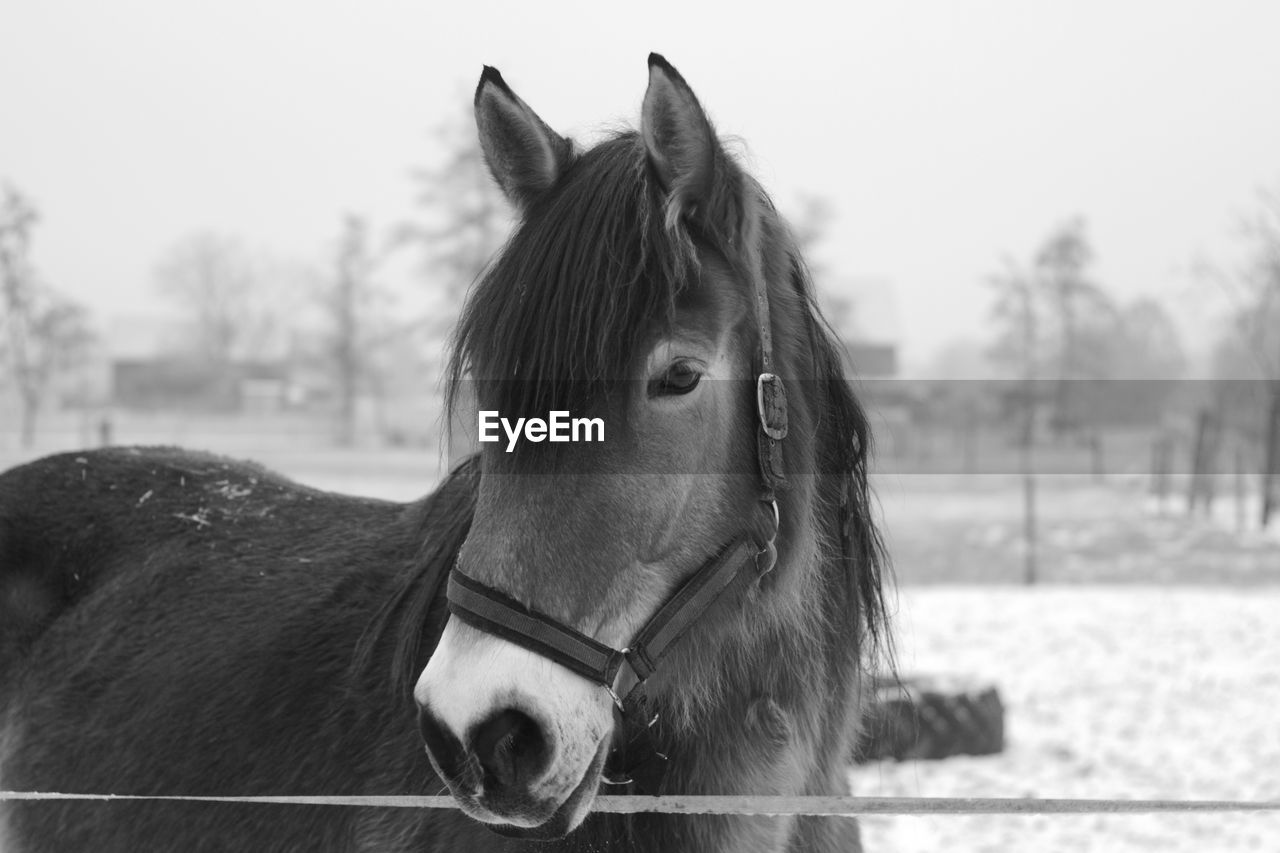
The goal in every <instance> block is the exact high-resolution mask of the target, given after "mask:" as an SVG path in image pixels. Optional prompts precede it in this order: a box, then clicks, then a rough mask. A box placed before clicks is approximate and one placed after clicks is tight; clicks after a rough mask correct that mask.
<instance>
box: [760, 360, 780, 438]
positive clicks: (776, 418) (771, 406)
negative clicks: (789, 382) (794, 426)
mask: <svg viewBox="0 0 1280 853" xmlns="http://www.w3.org/2000/svg"><path fill="white" fill-rule="evenodd" d="M756 413H757V414H758V415H759V416H760V428H761V429H762V430H764V434H765V435H767V436H769V438H772V439H773V440H775V441H781V440H782V439H784V438H786V437H787V392H786V389H785V388H783V387H782V379H781V377H779V376H777V375H776V374H773V373H761V374H760V375H759V376H757V377H756Z"/></svg>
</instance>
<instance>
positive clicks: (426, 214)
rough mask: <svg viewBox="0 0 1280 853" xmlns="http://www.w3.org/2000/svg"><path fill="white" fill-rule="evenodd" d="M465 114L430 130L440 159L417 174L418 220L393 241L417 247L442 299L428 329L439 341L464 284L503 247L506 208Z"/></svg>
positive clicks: (449, 324)
mask: <svg viewBox="0 0 1280 853" xmlns="http://www.w3.org/2000/svg"><path fill="white" fill-rule="evenodd" d="M474 127H475V124H474V122H473V120H472V119H471V116H470V114H469V113H468V114H465V115H464V114H461V113H460V114H459V115H458V116H456V117H455V118H454V119H451V120H449V121H446V122H444V123H442V124H440V125H438V126H437V127H436V128H435V131H434V134H433V135H434V137H435V140H436V142H437V145H438V149H439V151H440V152H441V159H440V161H439V162H438V163H437V164H435V165H434V166H431V167H425V168H421V169H418V170H416V171H415V172H414V173H413V181H414V183H415V184H416V186H417V192H416V201H417V205H418V208H419V210H420V211H421V213H422V218H421V219H419V220H418V221H415V222H411V223H405V224H403V225H401V226H400V228H399V229H397V240H398V241H399V242H401V243H404V244H408V245H411V246H414V247H416V248H417V249H418V250H419V251H420V252H421V255H422V259H423V262H422V269H423V273H424V275H425V277H426V278H427V280H428V281H430V282H432V283H433V285H434V286H435V287H436V288H437V289H438V292H439V293H441V295H442V296H443V305H442V306H441V308H442V310H441V311H440V313H439V315H438V316H437V317H436V319H435V322H432V323H429V324H428V325H429V326H430V327H431V328H430V331H431V332H432V333H433V335H435V336H437V337H443V336H444V334H445V333H447V331H448V330H449V329H451V328H452V327H453V321H454V318H455V317H456V315H457V312H458V310H460V308H461V306H462V300H463V296H464V294H465V292H466V289H467V287H468V286H470V285H471V283H472V282H474V281H475V280H476V278H477V277H478V276H479V275H480V273H482V272H483V271H484V269H485V267H486V266H487V265H488V263H489V261H490V259H491V258H492V257H493V256H494V254H496V253H497V251H498V249H499V248H500V247H501V246H502V242H503V240H504V239H505V237H506V235H507V232H508V231H509V230H510V227H511V210H510V207H509V206H508V204H507V202H506V199H505V198H503V196H502V193H501V192H500V191H499V190H498V187H497V185H496V184H495V183H494V181H493V178H492V176H491V175H490V174H489V169H488V167H487V166H486V165H485V162H484V156H483V154H482V153H481V151H480V143H479V141H478V140H477V139H476V135H475V130H474Z"/></svg>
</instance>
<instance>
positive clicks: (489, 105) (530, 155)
mask: <svg viewBox="0 0 1280 853" xmlns="http://www.w3.org/2000/svg"><path fill="white" fill-rule="evenodd" d="M476 127H477V128H478V129H479V131H480V148H481V150H483V151H484V159H485V162H486V163H487V164H488V165H489V171H490V172H491V173H492V174H493V177H494V180H496V181H497V182H498V186H499V187H501V188H502V191H503V192H504V193H505V194H506V196H507V198H508V199H510V200H511V203H512V204H514V205H515V206H516V207H518V208H521V209H524V208H526V207H528V206H529V204H530V203H531V202H532V201H533V200H534V199H535V198H537V197H538V195H539V194H541V193H542V192H543V191H544V190H546V189H547V188H548V187H550V186H551V185H552V184H554V183H555V182H556V180H557V179H559V177H560V174H561V173H562V172H563V171H564V168H565V166H567V165H568V163H569V160H570V158H571V156H572V153H573V144H572V143H571V142H570V141H569V140H567V139H565V138H564V137H563V136H561V135H560V134H558V133H556V132H555V131H553V130H552V129H551V128H549V127H547V125H546V123H545V122H544V121H543V120H542V119H540V118H538V115H537V113H535V112H534V111H533V110H531V109H529V105H528V104H526V103H525V102H524V101H522V100H520V98H519V96H518V95H516V93H515V92H513V91H511V87H510V86H508V85H507V84H506V81H504V80H503V79H502V75H501V74H499V73H498V69H496V68H491V67H490V66H488V65H486V66H485V67H484V73H482V74H481V75H480V85H478V86H477V87H476Z"/></svg>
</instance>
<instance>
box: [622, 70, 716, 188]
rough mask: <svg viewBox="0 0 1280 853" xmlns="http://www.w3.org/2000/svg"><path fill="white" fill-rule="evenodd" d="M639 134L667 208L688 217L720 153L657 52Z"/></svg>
mask: <svg viewBox="0 0 1280 853" xmlns="http://www.w3.org/2000/svg"><path fill="white" fill-rule="evenodd" d="M640 132H641V134H642V135H643V137H644V144H645V149H646V150H647V151H648V154H649V161H650V162H651V163H652V164H653V168H654V170H655V171H656V172H657V174H658V178H659V180H661V181H662V186H663V189H665V190H666V191H667V193H668V196H669V198H670V199H671V201H672V202H673V204H672V207H671V209H673V210H676V211H679V212H681V213H688V212H691V211H692V210H694V209H696V208H697V207H698V205H699V203H702V202H706V201H707V200H708V199H709V198H710V196H711V190H712V182H713V178H714V176H715V170H716V167H715V158H716V153H717V151H718V149H719V143H718V142H717V141H716V135H715V131H714V130H713V129H712V127H711V121H710V119H708V118H707V114H706V113H705V112H704V111H703V109H702V105H701V104H699V103H698V98H697V97H696V96H695V95H694V94H693V90H692V89H690V88H689V84H688V83H686V82H685V81H684V78H683V77H681V76H680V72H679V71H677V70H675V69H674V68H672V67H671V63H669V62H667V60H665V59H664V58H662V57H661V56H659V55H658V54H656V53H651V54H649V89H648V91H646V92H645V94H644V106H643V107H642V108H641V111H640Z"/></svg>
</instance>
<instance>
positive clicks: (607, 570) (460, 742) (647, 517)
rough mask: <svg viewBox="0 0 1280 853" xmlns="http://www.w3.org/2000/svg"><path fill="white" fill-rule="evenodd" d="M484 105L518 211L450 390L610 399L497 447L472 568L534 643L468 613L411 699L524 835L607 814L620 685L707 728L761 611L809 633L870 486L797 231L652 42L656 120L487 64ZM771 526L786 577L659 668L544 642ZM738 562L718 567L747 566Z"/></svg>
mask: <svg viewBox="0 0 1280 853" xmlns="http://www.w3.org/2000/svg"><path fill="white" fill-rule="evenodd" d="M475 112H476V120H477V125H478V128H479V134H480V142H481V145H482V148H483V151H484V155H485V160H486V162H487V164H488V166H489V168H490V170H491V172H492V173H493V177H494V178H495V180H496V181H497V183H498V185H499V186H500V187H501V188H502V189H503V191H504V192H505V194H506V195H507V197H508V198H509V199H510V201H511V202H512V203H513V205H514V206H515V207H516V208H517V209H518V211H519V213H520V219H519V223H518V225H517V227H516V229H515V231H514V233H513V234H512V236H511V238H510V240H509V242H508V244H507V245H506V247H505V248H504V249H503V251H502V252H501V253H500V254H499V256H498V257H497V258H496V260H495V261H494V262H493V264H491V266H490V268H489V269H488V270H487V272H486V274H485V275H484V276H483V277H482V278H481V280H480V281H479V282H478V283H477V285H476V287H475V289H474V291H473V293H472V294H471V296H470V298H469V300H468V303H467V306H466V307H465V309H464V312H463V316H462V318H461V321H460V324H459V328H458V331H457V333H456V338H455V347H454V355H453V362H452V368H451V376H452V384H451V388H453V389H454V391H455V393H456V390H457V388H458V387H459V384H460V383H461V381H462V379H463V377H464V376H467V377H470V381H473V382H474V387H475V389H476V390H475V397H476V401H477V402H478V404H479V408H480V409H481V410H486V411H492V412H495V413H497V414H498V415H500V416H501V417H502V418H506V419H508V421H510V422H515V421H516V420H517V419H518V418H522V417H523V418H531V417H540V418H547V417H548V416H549V415H550V413H552V412H556V411H560V412H567V413H570V414H571V415H572V416H574V417H584V418H593V419H599V421H600V422H602V424H603V433H604V434H603V439H604V440H603V441H599V442H592V443H584V442H580V443H576V444H572V443H556V442H553V441H550V440H540V441H539V440H524V441H519V440H516V441H513V442H507V441H506V440H503V441H500V442H497V443H490V444H485V445H481V450H480V470H481V474H480V480H479V486H478V493H477V496H476V507H475V514H474V518H473V522H472V525H471V529H470V533H469V535H468V537H467V539H466V541H465V543H464V544H463V546H462V548H461V551H460V552H459V554H458V560H457V565H456V567H455V569H454V572H455V577H457V576H461V577H462V578H464V579H467V581H468V582H469V583H472V584H474V587H475V588H476V589H479V590H489V591H492V595H491V598H495V599H499V598H500V599H501V600H502V601H503V602H505V604H502V605H501V606H502V607H505V608H506V609H505V610H504V611H502V612H506V613H514V614H517V615H516V616H515V617H513V618H517V619H520V618H523V617H522V616H520V614H533V616H534V617H536V619H537V620H540V621H539V623H538V624H539V625H541V626H542V627H538V625H534V626H533V627H531V628H529V629H528V630H527V631H526V632H525V634H524V635H522V636H525V639H524V640H521V638H520V637H516V636H513V635H512V632H511V631H509V630H506V628H505V627H504V626H503V625H502V624H499V623H501V622H502V620H501V619H500V618H497V617H495V618H494V619H493V620H490V621H486V620H485V619H483V618H479V619H477V618H458V612H457V611H455V617H454V618H451V619H450V620H449V622H448V624H447V625H446V627H445V629H444V633H443V636H442V637H441V640H440V643H439V645H438V646H437V648H436V650H435V652H434V654H433V655H432V657H431V658H430V661H429V662H428V664H427V665H426V667H425V669H424V670H423V672H422V674H421V677H420V678H419V679H418V682H417V685H416V687H415V690H414V696H415V699H416V701H417V703H418V705H419V707H420V727H421V730H422V733H423V736H424V739H425V741H426V744H427V748H428V753H429V755H430V758H431V761H432V764H433V766H434V767H435V769H436V771H437V773H438V774H439V775H440V777H441V778H442V779H443V780H444V781H445V782H446V784H447V785H448V787H449V789H450V791H451V792H452V794H453V795H454V796H455V798H456V799H457V800H458V802H459V803H460V805H461V807H462V808H463V810H464V811H466V812H467V813H468V814H469V815H471V816H472V817H474V818H476V819H478V820H480V821H483V822H485V823H488V824H491V825H493V827H494V828H495V829H498V830H499V831H502V832H505V833H510V834H518V835H523V836H529V837H554V836H558V835H563V834H564V833H566V832H568V831H570V830H572V829H574V828H575V827H577V826H578V825H579V824H580V823H581V821H582V820H583V818H584V817H585V815H586V814H587V813H588V811H589V810H590V807H591V804H592V802H593V801H594V797H595V794H596V791H597V789H598V788H599V786H600V784H601V777H602V771H603V769H604V767H605V763H606V758H607V757H608V754H609V751H610V746H611V744H612V743H613V741H614V739H615V737H616V736H617V735H618V730H619V726H618V725H617V724H616V721H617V720H618V719H619V715H618V714H617V706H618V704H619V702H618V700H619V697H620V696H622V695H625V694H626V693H627V691H629V690H630V689H632V688H633V687H634V686H635V683H636V682H638V681H644V682H645V683H644V686H643V690H644V693H645V695H646V696H647V697H648V700H649V701H650V702H651V703H652V706H653V707H660V708H662V713H664V714H666V715H667V716H668V722H669V724H670V725H672V726H677V727H679V726H685V727H693V726H696V721H697V720H698V718H699V714H700V713H702V712H703V711H705V709H706V708H708V707H711V706H714V705H715V703H716V702H717V696H718V691H719V690H720V689H721V687H722V686H723V684H724V683H725V682H726V681H727V680H729V679H731V678H732V677H734V675H733V674H734V673H735V672H739V671H741V670H743V669H744V668H746V667H749V665H750V660H752V659H753V656H755V657H760V656H763V655H766V654H767V650H760V649H756V648H755V646H754V645H753V643H754V638H757V637H760V636H765V635H767V634H768V631H766V630H764V627H765V626H767V625H774V626H778V625H782V624H784V623H786V624H790V623H795V624H797V625H800V626H802V627H800V628H798V629H797V630H813V628H812V626H808V627H804V623H805V619H806V616H805V603H806V601H808V600H810V599H811V598H812V596H813V595H814V594H815V589H816V588H817V587H816V586H815V582H814V574H815V572H816V571H817V570H816V569H815V568H814V567H816V566H818V565H819V564H821V563H822V561H823V552H824V550H825V551H830V550H832V549H836V548H838V547H839V539H838V538H837V537H838V536H839V530H840V528H841V525H839V524H835V525H834V527H833V526H832V525H830V524H826V523H825V522H824V521H823V520H822V519H823V518H824V517H825V516H824V515H823V513H824V512H827V511H830V513H832V515H831V518H832V519H834V518H835V517H836V515H837V514H839V513H840V512H841V510H840V509H838V508H836V506H835V505H836V504H839V505H841V506H847V502H848V501H849V500H850V499H852V500H854V501H864V499H865V494H862V493H861V492H858V493H857V494H854V493H853V492H850V490H849V489H850V486H849V482H850V479H849V478H850V477H852V476H854V473H855V468H858V466H860V464H861V454H862V453H863V452H864V450H865V440H866V435H865V423H864V422H863V420H862V416H861V412H860V410H858V409H856V404H855V403H854V402H852V397H851V395H849V394H848V392H847V391H841V390H839V389H838V388H837V387H836V385H833V384H830V383H831V382H836V381H839V382H840V383H842V380H839V379H838V373H839V357H838V354H837V353H836V351H835V350H834V348H833V347H832V345H831V344H830V341H829V340H828V338H827V337H826V335H825V332H824V331H823V330H822V329H821V328H819V326H818V325H817V323H818V321H817V320H816V319H815V317H816V315H815V313H814V311H813V306H812V303H811V299H810V296H811V295H810V294H809V293H808V292H807V290H806V287H807V282H806V280H805V278H804V272H803V262H802V261H801V260H800V258H799V255H798V253H797V251H796V248H795V245H794V241H793V240H792V239H791V237H790V235H789V232H788V231H787V229H786V227H785V225H784V224H783V223H782V221H781V219H780V217H779V216H778V215H777V213H776V212H775V211H774V209H773V207H772V205H771V204H770V202H769V200H768V198H767V196H766V195H765V194H764V192H763V191H762V190H761V189H760V187H759V186H758V184H756V182H755V181H754V180H752V179H751V178H750V177H749V176H748V175H747V174H746V173H745V172H744V171H743V170H742V169H741V168H740V167H739V166H738V164H737V163H736V162H735V161H734V160H733V158H732V157H730V156H729V154H728V153H727V152H726V150H725V148H724V146H723V145H722V143H721V141H720V140H719V139H718V138H717V136H716V134H715V131H714V129H713V127H712V124H711V122H710V121H709V119H708V118H707V115H706V113H705V112H704V110H703V108H702V106H701V105H700V104H699V102H698V99H697V98H696V96H695V95H694V93H693V91H692V90H691V89H690V88H689V86H688V85H687V84H686V82H685V81H684V79H683V78H682V77H681V75H680V74H679V73H678V72H677V71H676V70H675V69H674V68H672V67H671V66H670V65H669V64H668V63H667V62H666V61H665V60H664V59H662V58H661V57H659V56H656V55H653V56H651V57H650V61H649V85H648V90H647V92H646V94H645V97H644V102H643V107H642V112H641V124H640V130H639V132H635V133H622V134H619V135H616V136H614V137H612V138H610V139H608V140H606V141H604V142H601V143H600V144H598V145H596V146H595V147H593V148H591V149H590V150H587V151H579V150H577V149H576V148H575V147H574V145H573V144H572V143H570V142H569V141H568V140H567V139H565V138H563V137H561V136H560V135H558V134H557V133H555V132H554V131H553V130H552V129H551V128H550V127H548V125H547V124H546V123H544V122H543V121H542V119H540V118H539V117H538V116H537V115H536V114H535V113H534V112H533V111H532V110H531V109H530V108H529V106H528V105H527V104H526V103H525V102H524V101H523V100H521V99H520V98H519V97H518V96H517V95H516V94H515V93H514V92H513V91H512V90H511V89H510V88H509V87H508V86H507V85H506V83H505V82H504V81H503V79H502V78H501V76H500V75H499V74H498V73H497V72H496V71H495V70H493V69H489V68H486V69H485V72H484V74H483V76H482V77H481V80H480V84H479V87H478V88H477V91H476V97H475ZM761 303H763V304H761ZM770 306H772V309H773V310H772V318H771V315H770V313H769V308H770ZM770 318H771V319H770ZM770 338H772V339H773V340H774V341H775V342H776V343H773V342H770ZM775 348H776V354H775ZM775 356H776V360H777V364H778V366H777V367H776V368H774V367H773V366H772V364H770V363H768V362H771V361H772V359H773V358H775ZM762 360H763V361H764V362H766V363H765V364H763V365H762V363H761V362H762ZM773 369H776V370H777V371H778V373H780V374H789V375H790V377H794V378H796V379H797V380H798V382H797V383H796V384H795V387H794V388H793V389H792V401H791V403H790V409H791V419H792V427H791V434H790V436H789V437H788V438H787V440H786V459H787V466H788V471H787V472H788V475H789V476H788V482H787V483H786V489H785V492H780V493H779V494H777V495H775V494H774V493H773V489H774V487H775V486H780V485H782V482H781V481H782V474H781V472H780V471H776V470H771V466H777V465H778V464H779V462H778V460H779V459H781V456H780V455H778V456H773V454H781V450H779V449H778V446H777V445H772V444H770V442H771V441H772V439H769V438H767V437H766V438H763V439H762V438H761V429H762V425H761V420H762V419H765V420H767V419H768V414H767V413H766V412H765V411H764V409H765V408H766V405H765V402H764V401H763V398H761V397H759V396H758V395H759V394H760V393H761V390H760V389H761V384H760V383H761V380H760V378H759V377H760V376H761V374H762V372H767V371H768V370H773ZM767 375H772V374H767ZM819 377H820V378H821V379H819ZM790 381H791V379H790V378H788V382H790ZM806 384H809V385H814V386H815V388H814V389H805V388H802V387H800V386H802V385H806ZM824 419H825V422H824ZM820 422H823V423H821V425H820ZM766 425H768V424H766ZM775 426H776V425H775ZM778 435H780V433H779V434H778ZM526 437H527V438H536V436H533V435H532V434H526ZM824 466H826V468H828V469H830V470H825V471H824V470H820V469H822V468H823V467H824ZM762 472H763V473H762ZM859 473H860V472H859ZM824 474H830V475H831V477H829V478H828V479H830V480H831V481H832V482H833V483H835V485H833V486H832V487H831V488H825V487H824V485H823V484H824V482H825V480H824ZM855 486H856V488H855V489H854V491H857V490H858V489H865V482H864V481H862V480H861V479H859V480H858V482H857V483H856V484H855ZM824 489H825V490H824ZM850 495H852V498H851V497H850ZM775 497H776V500H777V503H773V500H774V499H775ZM779 508H780V511H779ZM779 518H780V519H781V524H780V526H779ZM761 529H765V530H766V531H767V532H766V533H765V534H764V535H763V536H756V533H757V532H758V531H759V530H761ZM833 530H834V532H833ZM846 532H847V531H846ZM775 536H776V544H777V548H778V553H777V557H778V559H777V568H776V569H775V570H774V571H773V572H772V573H770V575H769V578H768V580H767V581H761V580H759V579H757V578H755V577H748V578H747V580H746V583H745V584H743V585H744V586H746V587H748V588H747V589H744V590H739V592H741V593H742V595H738V596H732V598H733V602H734V603H715V604H714V605H708V607H709V609H708V610H707V611H706V614H705V618H699V619H698V620H696V624H690V625H681V634H682V637H681V639H680V641H679V642H678V643H675V644H673V645H672V646H671V647H670V649H669V653H667V654H666V659H665V660H664V661H663V663H662V666H659V667H654V668H652V669H653V671H652V672H648V671H639V672H638V671H637V670H639V669H641V667H640V665H639V664H636V663H635V662H634V661H631V660H630V659H628V660H629V662H631V663H632V665H631V666H618V667H617V668H616V678H615V669H607V672H606V675H605V677H604V678H591V677H586V676H584V674H583V673H582V672H578V671H575V670H574V667H572V666H566V665H564V661H563V660H557V659H556V655H555V654H554V653H551V654H547V653H539V652H538V651H536V650H535V649H536V648H537V644H536V642H535V643H533V644H532V645H531V643H530V642H529V641H528V640H527V635H528V634H531V633H532V634H537V633H538V632H539V631H544V632H545V631H551V632H552V633H554V632H555V631H556V630H557V626H565V629H566V630H567V631H568V632H569V633H570V634H574V635H577V636H580V637H583V638H586V639H585V640H584V642H586V643H588V644H591V643H594V644H596V645H598V646H599V647H600V648H601V649H605V650H608V649H614V650H623V649H628V647H629V646H631V645H632V644H633V643H634V641H635V638H636V636H637V634H638V633H640V632H642V631H643V630H644V629H645V626H646V625H647V624H651V623H650V620H651V619H653V618H654V616H655V613H657V612H659V611H660V610H661V609H663V608H664V605H665V604H666V603H667V602H669V601H670V600H671V599H672V596H673V594H674V593H676V591H677V590H683V589H684V587H683V586H682V585H685V584H687V583H688V582H689V580H690V578H692V577H694V576H696V575H698V574H699V573H700V572H703V573H704V574H705V569H706V567H707V566H709V565H713V563H712V561H714V560H716V559H717V557H718V555H719V556H720V559H721V560H726V559H728V558H727V557H725V556H723V555H725V554H726V553H728V552H731V551H732V549H733V547H734V546H735V544H736V543H740V542H744V541H745V542H749V543H751V542H754V543H757V544H758V543H761V542H764V541H765V540H766V539H767V540H768V547H769V548H772V547H774V537H775ZM753 537H754V538H753ZM872 548H873V550H874V545H873V546H872ZM763 551H764V548H763V546H762V547H761V548H760V553H763ZM750 553H751V554H752V555H753V556H754V555H756V551H755V550H754V549H752V550H751V551H750ZM772 556H773V555H772V554H770V555H769V559H768V565H766V566H764V567H763V570H767V569H768V568H769V567H771V566H772V565H773V560H772ZM757 562H758V561H757ZM873 562H874V561H873ZM733 571H736V564H735V565H734V566H731V567H730V568H729V570H728V571H725V572H723V573H722V574H724V576H725V578H728V579H729V580H736V576H733V577H730V576H731V575H732V574H733ZM729 580H726V581H725V583H726V584H728V585H731V584H729ZM842 582H843V581H842ZM761 584H764V585H766V586H767V590H764V591H762V590H759V589H758V587H759V586H760V585H761ZM877 589H878V586H877ZM757 592H758V593H759V594H758V595H757V594H756V593H757ZM682 594H683V593H682ZM451 596H452V592H451ZM451 600H452V599H451ZM525 621H528V620H525ZM810 621H812V620H810ZM544 639H545V640H546V643H547V644H549V645H551V646H554V645H555V644H556V642H557V641H556V640H555V638H554V637H552V638H550V639H547V638H544ZM624 657H625V656H624ZM617 659H618V660H621V659H622V658H617ZM648 663H652V661H649V662H648ZM643 668H644V669H646V670H647V669H649V667H648V666H647V665H646V666H645V667H643Z"/></svg>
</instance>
